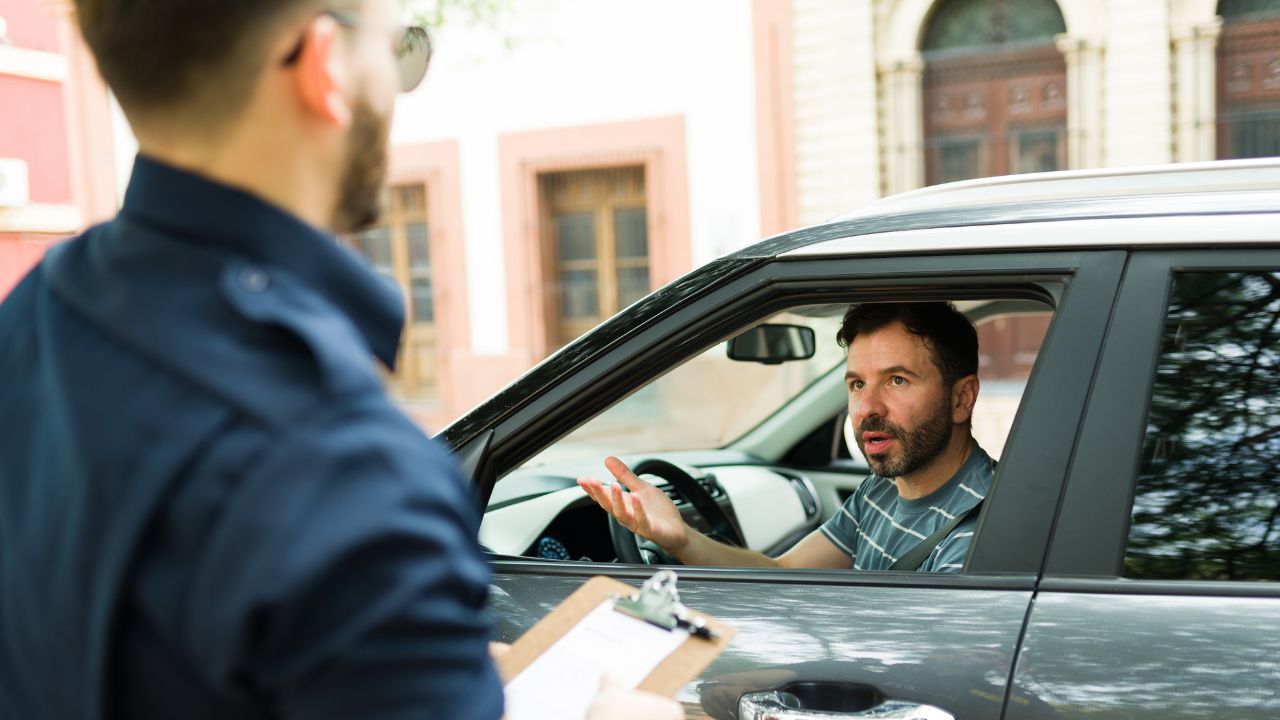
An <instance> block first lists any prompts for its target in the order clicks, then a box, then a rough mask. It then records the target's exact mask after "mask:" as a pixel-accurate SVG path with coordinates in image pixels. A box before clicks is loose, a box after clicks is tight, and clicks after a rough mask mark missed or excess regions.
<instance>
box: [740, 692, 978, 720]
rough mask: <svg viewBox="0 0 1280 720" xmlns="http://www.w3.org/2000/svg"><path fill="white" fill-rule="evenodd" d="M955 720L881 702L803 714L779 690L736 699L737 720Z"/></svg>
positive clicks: (929, 709)
mask: <svg viewBox="0 0 1280 720" xmlns="http://www.w3.org/2000/svg"><path fill="white" fill-rule="evenodd" d="M845 718H868V719H871V718H874V719H875V720H955V716H954V715H952V714H951V713H949V712H947V711H946V710H943V709H941V708H937V707H934V706H933V705H922V704H920V703H913V702H906V701H902V700H885V701H884V702H882V703H880V704H879V705H876V706H875V707H873V708H868V709H866V710H859V711H857V712H832V711H829V710H806V709H805V708H803V707H800V699H799V698H797V697H796V696H795V695H793V694H791V693H789V692H784V691H781V690H771V691H769V692H757V693H747V694H746V695H743V696H742V697H741V698H739V699H738V720H844V719H845Z"/></svg>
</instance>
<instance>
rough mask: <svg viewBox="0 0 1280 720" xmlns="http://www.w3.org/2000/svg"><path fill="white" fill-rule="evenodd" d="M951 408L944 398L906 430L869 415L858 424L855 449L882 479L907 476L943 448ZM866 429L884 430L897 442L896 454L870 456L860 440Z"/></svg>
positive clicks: (934, 457)
mask: <svg viewBox="0 0 1280 720" xmlns="http://www.w3.org/2000/svg"><path fill="white" fill-rule="evenodd" d="M951 430H952V424H951V408H950V406H949V405H948V403H947V399H946V398H945V397H944V398H943V399H942V402H941V403H939V405H938V408H937V410H936V411H935V412H933V413H931V414H930V415H929V416H928V417H926V418H924V421H923V422H921V423H920V425H919V426H917V427H916V428H914V429H912V430H907V429H906V428H904V427H902V426H901V425H897V424H894V423H891V422H889V421H888V420H885V419H884V418H881V417H869V418H867V419H865V420H863V421H862V423H861V424H860V425H859V427H858V434H857V441H858V449H859V450H861V451H862V454H863V457H865V458H867V464H868V465H869V466H871V472H873V473H875V474H876V475H879V476H880V477H883V478H897V477H902V476H903V475H910V474H911V473H914V472H916V471H918V470H920V469H922V468H924V467H925V466H927V465H928V464H929V463H931V462H933V461H934V460H935V459H936V458H937V457H938V456H939V455H941V454H942V451H943V450H945V449H946V447H947V442H948V441H949V440H950V439H951ZM868 431H877V432H887V433H889V434H890V435H892V436H893V437H894V438H895V439H897V441H898V453H897V457H893V458H890V457H887V456H885V457H880V456H877V457H871V456H869V455H867V454H866V453H867V450H866V447H865V445H864V443H863V442H862V433H864V432H868Z"/></svg>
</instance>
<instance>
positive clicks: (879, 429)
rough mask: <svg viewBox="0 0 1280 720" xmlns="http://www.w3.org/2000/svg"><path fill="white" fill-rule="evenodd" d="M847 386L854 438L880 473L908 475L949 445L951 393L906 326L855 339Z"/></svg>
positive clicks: (923, 345) (951, 427)
mask: <svg viewBox="0 0 1280 720" xmlns="http://www.w3.org/2000/svg"><path fill="white" fill-rule="evenodd" d="M845 383H846V386H847V387H848V389H849V417H850V418H851V419H852V421H853V428H854V438H855V439H856V440H857V443H858V449H860V450H861V451H862V454H863V456H865V457H866V458H867V463H868V464H869V465H870V466H871V470H872V471H873V472H874V473H876V474H877V475H880V476H881V477H890V478H895V477H901V476H904V475H910V474H911V473H913V472H915V471H917V470H919V469H921V468H923V467H925V466H926V465H928V464H929V463H930V462H931V461H932V460H933V459H934V458H935V457H937V456H938V454H939V453H941V452H942V450H943V449H944V448H945V447H946V445H947V442H948V440H949V439H950V437H951V432H952V430H953V423H952V419H951V408H950V393H949V392H948V389H947V388H946V387H945V386H944V384H943V380H942V373H941V371H939V370H938V366H937V365H935V364H934V362H933V355H932V353H931V352H930V351H929V348H928V347H927V346H925V344H924V341H923V340H921V339H920V338H919V337H916V336H915V335H912V334H911V333H910V332H908V331H907V329H906V327H905V326H903V325H902V323H900V322H899V323H893V324H892V325H889V326H886V327H884V328H881V329H880V330H877V331H875V332H873V333H867V334H863V335H858V336H857V337H855V338H854V339H853V343H851V344H850V345H849V360H848V364H847V374H846V376H845Z"/></svg>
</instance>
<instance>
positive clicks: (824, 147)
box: [792, 0, 881, 225]
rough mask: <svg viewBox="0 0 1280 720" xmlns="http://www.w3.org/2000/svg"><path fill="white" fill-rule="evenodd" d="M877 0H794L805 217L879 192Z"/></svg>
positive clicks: (821, 216) (817, 218)
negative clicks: (873, 0)
mask: <svg viewBox="0 0 1280 720" xmlns="http://www.w3.org/2000/svg"><path fill="white" fill-rule="evenodd" d="M872 5H873V2H872V0H793V3H792V12H793V21H792V22H793V27H794V35H795V38H794V45H793V47H794V67H795V85H794V87H795V107H796V138H795V143H796V155H795V156H796V174H797V186H798V194H799V198H798V199H799V220H800V223H801V224H803V225H810V224H813V223H817V222H821V221H823V220H826V219H828V218H830V217H831V216H833V215H836V214H838V213H841V212H843V211H845V210H847V209H849V208H851V207H856V206H858V205H863V204H866V203H868V202H870V201H872V200H874V199H876V198H877V197H879V196H880V194H881V189H880V167H879V166H880V151H879V123H878V121H877V111H878V108H877V102H876V72H875V62H874V56H873V45H874V22H873V13H872V10H873V8H872Z"/></svg>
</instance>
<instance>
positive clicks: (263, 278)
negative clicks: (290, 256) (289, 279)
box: [240, 266, 271, 292]
mask: <svg viewBox="0 0 1280 720" xmlns="http://www.w3.org/2000/svg"><path fill="white" fill-rule="evenodd" d="M270 284H271V278H269V277H268V276H267V271H265V270H263V269H262V268H257V267H252V266H250V267H247V268H245V269H243V270H241V271H240V286H241V287H243V288H244V289H245V290H248V291H249V292H262V291H263V290H266V289H267V286H268V285H270Z"/></svg>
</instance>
